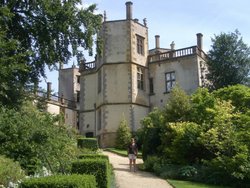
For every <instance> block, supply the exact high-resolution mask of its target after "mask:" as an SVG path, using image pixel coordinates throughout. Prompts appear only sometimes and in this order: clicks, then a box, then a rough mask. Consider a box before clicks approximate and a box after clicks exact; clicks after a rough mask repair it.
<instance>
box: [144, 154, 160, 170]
mask: <svg viewBox="0 0 250 188" xmlns="http://www.w3.org/2000/svg"><path fill="white" fill-rule="evenodd" d="M159 163H160V159H159V158H158V157H157V156H148V157H147V159H146V161H145V162H144V168H145V170H147V171H150V172H153V171H154V169H153V167H154V165H155V164H159Z"/></svg>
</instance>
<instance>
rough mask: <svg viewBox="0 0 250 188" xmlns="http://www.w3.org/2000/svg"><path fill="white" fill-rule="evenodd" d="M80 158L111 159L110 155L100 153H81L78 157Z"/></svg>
mask: <svg viewBox="0 0 250 188" xmlns="http://www.w3.org/2000/svg"><path fill="white" fill-rule="evenodd" d="M78 158H79V159H106V160H107V161H109V157H108V156H107V155H100V154H81V155H79V157H78Z"/></svg>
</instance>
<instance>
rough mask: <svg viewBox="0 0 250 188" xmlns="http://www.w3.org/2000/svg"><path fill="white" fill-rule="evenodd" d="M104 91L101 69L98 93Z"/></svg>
mask: <svg viewBox="0 0 250 188" xmlns="http://www.w3.org/2000/svg"><path fill="white" fill-rule="evenodd" d="M101 91H102V72H101V70H99V72H98V93H101Z"/></svg>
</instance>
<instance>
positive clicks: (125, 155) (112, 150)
mask: <svg viewBox="0 0 250 188" xmlns="http://www.w3.org/2000/svg"><path fill="white" fill-rule="evenodd" d="M105 150H106V151H110V152H112V153H116V154H118V155H121V156H123V157H127V156H128V154H127V150H121V149H116V148H106V149H105ZM138 158H142V154H141V152H140V151H139V152H138Z"/></svg>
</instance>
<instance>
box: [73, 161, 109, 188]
mask: <svg viewBox="0 0 250 188" xmlns="http://www.w3.org/2000/svg"><path fill="white" fill-rule="evenodd" d="M72 173H77V174H91V175H94V176H95V177H96V181H97V186H98V187H99V188H108V187H109V185H110V168H109V163H108V160H106V159H97V158H95V159H81V160H78V161H75V162H73V163H72Z"/></svg>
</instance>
